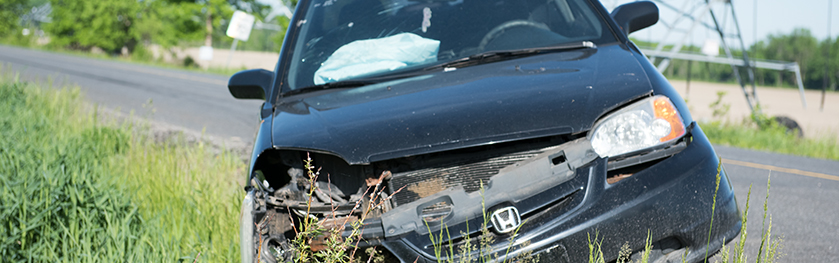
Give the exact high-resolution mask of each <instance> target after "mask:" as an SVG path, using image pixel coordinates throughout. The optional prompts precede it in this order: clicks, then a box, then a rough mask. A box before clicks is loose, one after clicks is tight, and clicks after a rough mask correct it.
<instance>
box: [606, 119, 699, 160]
mask: <svg viewBox="0 0 839 263" xmlns="http://www.w3.org/2000/svg"><path fill="white" fill-rule="evenodd" d="M694 125H696V123H695V122H693V123H691V124H690V125H688V127H687V128H686V129H685V130H686V132H685V134H684V135H682V137H681V138H678V139H676V140H673V141H672V143H669V144H665V145H662V146H659V147H655V148H653V149H651V150H644V151H640V152H632V153H627V154H624V155H621V156H616V157H610V158H609V162H608V163H607V165H606V170H607V171H613V170H617V169H621V168H626V167H630V166H634V165H639V164H643V163H648V162H652V161H655V160H658V159H662V158H666V157H670V156H673V155H675V154H677V153H679V152H681V151H682V150H684V149H685V148H687V145H688V144H690V140H691V138H692V137H691V136H692V135H691V132H692V131H693V127H694Z"/></svg>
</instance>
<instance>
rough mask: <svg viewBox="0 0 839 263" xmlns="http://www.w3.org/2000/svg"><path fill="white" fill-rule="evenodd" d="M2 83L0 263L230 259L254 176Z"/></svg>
mask: <svg viewBox="0 0 839 263" xmlns="http://www.w3.org/2000/svg"><path fill="white" fill-rule="evenodd" d="M83 105H85V104H84V101H83V98H82V95H81V92H80V91H79V89H78V88H61V89H52V88H46V87H43V86H41V85H36V84H32V83H22V82H19V81H17V78H16V77H12V76H9V75H2V76H0V200H2V202H0V258H2V259H3V260H0V261H27V262H56V261H67V262H83V261H85V262H173V261H182V262H196V261H197V262H230V261H235V260H238V258H239V251H238V244H236V241H237V240H238V239H237V238H236V237H237V233H238V231H237V226H238V224H237V219H238V217H237V215H238V213H239V205H240V202H241V195H242V194H241V191H240V190H239V189H240V187H239V186H238V184H237V183H236V182H235V181H234V178H237V175H239V174H241V173H242V172H243V171H244V169H245V167H244V164H243V163H242V162H241V160H239V159H238V156H235V155H233V154H230V153H228V152H225V151H222V152H221V153H218V151H217V150H213V149H209V148H208V147H206V146H205V145H203V144H201V143H198V144H186V143H182V142H173V143H168V144H160V143H157V142H155V140H154V139H153V138H150V137H149V136H146V135H144V131H141V130H142V128H140V127H134V126H131V124H130V122H125V123H122V124H120V123H117V122H116V121H113V120H111V121H103V120H102V118H103V117H102V116H101V115H99V114H98V113H97V112H96V110H95V109H93V110H91V109H87V108H85V107H84V106H83Z"/></svg>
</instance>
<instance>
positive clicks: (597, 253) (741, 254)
mask: <svg viewBox="0 0 839 263" xmlns="http://www.w3.org/2000/svg"><path fill="white" fill-rule="evenodd" d="M721 172H722V161H721V160H720V164H719V165H718V166H717V175H716V186H715V188H714V201H713V203H712V207H711V224H710V227H709V229H708V243H707V245H706V251H705V258H706V259H705V262H708V258H709V256H711V254H709V253H710V252H711V251H708V250H707V249H709V246H710V244H711V233H712V232H711V230H713V226H714V223H713V220H714V213H715V211H716V206H717V205H716V199H717V192H718V191H719V188H720V179H721V178H722V176H721ZM769 175H770V177H771V171H770V174H769ZM771 183H772V181H771V178H767V182H766V199H765V200H764V202H763V229H762V230H761V237H760V247H758V251H757V258H756V259H755V262H757V263H760V262H766V263H771V262H775V260H777V259H778V258H779V257H780V256H781V253H780V249H781V248H782V244H781V241H782V239H781V238H778V237H776V238H775V239H772V216H769V190H770V189H771ZM751 194H752V187H751V186H749V190H748V192H747V193H746V208H745V210H743V214H742V215H741V219H740V220H741V224H742V225H741V226H740V236H739V238H740V240H739V242H737V243H736V244H735V245H734V248H733V250H731V249H730V248H729V247H728V246H726V245H725V244H723V246H722V248H720V250H719V252H718V253H719V259H718V261H717V262H721V263H746V262H748V258H747V256H746V249H745V247H746V237H747V236H748V233H747V231H746V223H747V221H748V220H747V218H748V216H749V202H750V201H751V200H750V199H751ZM767 216H769V222H768V224H767V221H766V217H767ZM598 236H599V233H597V232H596V233H595V235H594V239H593V240H592V239H591V235H590V234H589V239H588V247H589V261H588V262H589V263H605V259H604V257H603V250H602V248H601V244H602V239H598ZM651 249H652V234H651V232H649V230H648V231H647V238H646V242H645V246H644V249H643V250H642V254H641V259H640V260H639V261H638V262H640V263H648V262H649V254H650V251H651ZM688 249H689V248H688ZM688 252H689V251H688V250H687V249H686V250H685V252H684V254H683V255H682V262H687V260H686V257H687V254H688ZM630 255H632V250H631V248H630V247H629V246H628V244H624V246H622V247H621V248H620V251H619V253H618V259H617V260H616V262H617V263H625V262H630V261H631V260H630V258H629V257H630ZM732 257H733V258H732Z"/></svg>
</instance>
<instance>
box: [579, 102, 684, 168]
mask: <svg viewBox="0 0 839 263" xmlns="http://www.w3.org/2000/svg"><path fill="white" fill-rule="evenodd" d="M592 131H593V132H592V133H590V138H589V140H591V147H592V148H593V149H594V151H595V152H596V153H597V154H598V155H600V157H609V156H618V155H621V154H625V153H630V152H635V151H639V150H644V149H647V148H652V147H655V146H659V145H663V144H667V143H668V142H671V141H673V140H676V139H678V138H680V137H682V135H684V134H685V125H684V123H683V122H682V117H681V116H680V115H679V111H678V110H676V107H674V106H673V102H672V101H670V99H669V98H667V97H665V96H661V95H659V96H654V97H650V98H647V99H644V100H642V101H639V102H636V103H633V104H632V105H629V106H627V107H625V108H623V109H620V110H618V111H617V112H614V113H612V114H609V115H608V116H606V117H605V118H603V119H601V120H600V121H599V122H598V123H596V124H595V125H594V128H593V129H592Z"/></svg>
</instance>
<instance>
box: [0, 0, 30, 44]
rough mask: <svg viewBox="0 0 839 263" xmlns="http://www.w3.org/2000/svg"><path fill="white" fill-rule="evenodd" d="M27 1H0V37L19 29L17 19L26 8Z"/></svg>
mask: <svg viewBox="0 0 839 263" xmlns="http://www.w3.org/2000/svg"><path fill="white" fill-rule="evenodd" d="M27 3H28V1H27V0H0V35H4V36H5V35H8V34H9V33H10V32H12V31H15V30H17V29H18V28H19V27H20V24H19V21H18V20H19V18H20V16H21V15H23V14H24V13H25V12H26V10H27V8H28V6H27Z"/></svg>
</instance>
